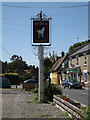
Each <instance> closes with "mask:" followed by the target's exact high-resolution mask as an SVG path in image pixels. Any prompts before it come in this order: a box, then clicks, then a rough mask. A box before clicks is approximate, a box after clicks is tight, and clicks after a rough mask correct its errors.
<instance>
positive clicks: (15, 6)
mask: <svg viewBox="0 0 90 120" xmlns="http://www.w3.org/2000/svg"><path fill="white" fill-rule="evenodd" d="M2 6H3V7H14V8H77V7H88V6H89V5H75V6H57V7H54V6H52V7H41V6H40V7H31V6H17V5H5V4H2Z"/></svg>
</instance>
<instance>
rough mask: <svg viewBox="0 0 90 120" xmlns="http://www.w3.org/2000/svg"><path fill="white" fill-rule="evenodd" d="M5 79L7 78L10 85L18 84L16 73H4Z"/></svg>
mask: <svg viewBox="0 0 90 120" xmlns="http://www.w3.org/2000/svg"><path fill="white" fill-rule="evenodd" d="M5 78H8V79H9V80H10V82H11V84H12V85H15V84H19V83H20V81H19V75H18V74H17V73H5Z"/></svg>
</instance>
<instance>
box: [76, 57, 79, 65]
mask: <svg viewBox="0 0 90 120" xmlns="http://www.w3.org/2000/svg"><path fill="white" fill-rule="evenodd" d="M76 65H77V66H78V65H79V58H78V55H77V56H76Z"/></svg>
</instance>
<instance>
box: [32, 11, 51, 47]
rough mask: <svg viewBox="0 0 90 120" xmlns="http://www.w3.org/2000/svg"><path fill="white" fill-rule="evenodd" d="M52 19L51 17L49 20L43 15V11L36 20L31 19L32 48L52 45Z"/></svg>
mask: <svg viewBox="0 0 90 120" xmlns="http://www.w3.org/2000/svg"><path fill="white" fill-rule="evenodd" d="M51 19H52V18H51V17H50V18H48V17H47V16H46V15H45V14H43V13H42V11H40V13H39V14H37V15H36V16H35V18H31V39H32V46H37V45H46V46H49V45H51V44H50V41H51V22H50V21H51ZM32 24H33V25H32Z"/></svg>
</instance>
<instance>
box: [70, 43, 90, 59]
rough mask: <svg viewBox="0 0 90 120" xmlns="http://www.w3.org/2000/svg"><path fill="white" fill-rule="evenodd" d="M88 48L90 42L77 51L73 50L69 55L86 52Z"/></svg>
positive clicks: (89, 47) (89, 48)
mask: <svg viewBox="0 0 90 120" xmlns="http://www.w3.org/2000/svg"><path fill="white" fill-rule="evenodd" d="M88 50H90V43H89V44H88V45H86V46H84V47H83V48H81V49H79V50H78V51H76V52H74V53H73V54H71V55H70V57H72V56H74V55H78V54H80V53H83V52H86V51H88Z"/></svg>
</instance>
